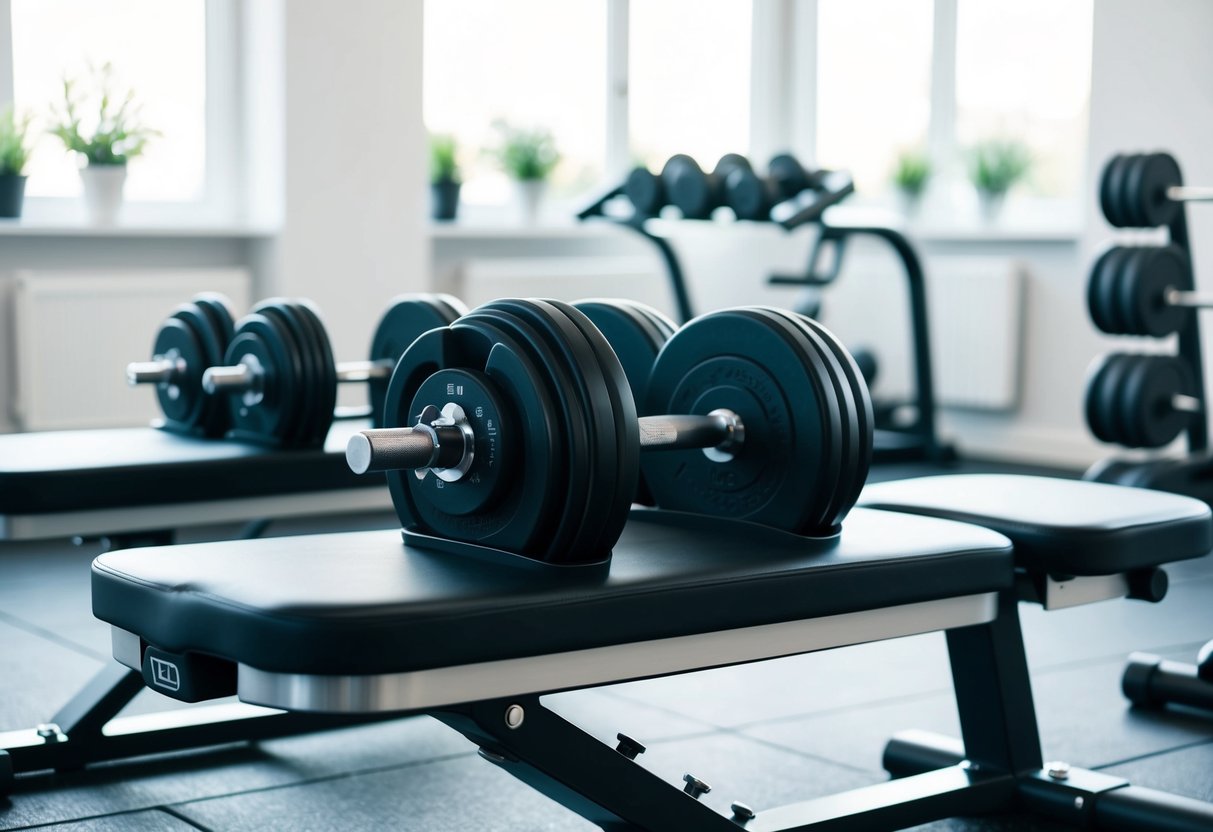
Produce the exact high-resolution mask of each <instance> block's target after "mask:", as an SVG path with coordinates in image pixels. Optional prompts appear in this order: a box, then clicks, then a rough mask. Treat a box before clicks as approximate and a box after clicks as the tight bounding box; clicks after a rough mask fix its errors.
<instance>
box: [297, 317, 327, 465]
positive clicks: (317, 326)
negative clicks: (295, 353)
mask: <svg viewBox="0 0 1213 832" xmlns="http://www.w3.org/2000/svg"><path fill="white" fill-rule="evenodd" d="M294 307H295V313H296V315H297V317H298V318H299V320H300V321H302V322H303V323H304V324H306V325H307V326H308V327H309V329H310V330H311V337H312V342H313V343H314V344H315V355H316V358H317V361H318V368H319V373H318V375H317V380H316V385H317V386H316V396H317V398H318V399H319V401H318V403H317V404H316V406H315V407H313V408H312V413H313V414H314V417H315V420H316V421H315V423H314V424H313V425H312V428H311V430H310V432H309V433H308V435H309V436H310V437H311V439H312V442H313V443H314V444H315V445H317V446H321V447H323V445H324V442H325V440H326V439H328V435H329V429H330V428H331V427H332V426H333V413H334V411H335V410H336V409H337V362H336V360H335V359H334V358H333V345H332V342H330V341H329V335H328V331H327V330H326V329H325V327H324V321H323V320H321V318H320V310H319V309H317V308H316V306H315V305H314V304H313V303H312V302H311V301H310V300H306V299H304V298H299V299H297V300H296V301H295V302H294Z"/></svg>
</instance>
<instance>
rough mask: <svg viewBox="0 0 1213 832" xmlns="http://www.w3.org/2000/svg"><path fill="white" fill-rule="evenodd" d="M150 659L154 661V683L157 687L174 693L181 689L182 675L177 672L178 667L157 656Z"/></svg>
mask: <svg viewBox="0 0 1213 832" xmlns="http://www.w3.org/2000/svg"><path fill="white" fill-rule="evenodd" d="M148 658H149V659H151V660H152V681H154V682H155V683H156V687H159V688H164V689H165V690H174V691H175V690H180V689H181V673H180V672H179V671H178V670H177V665H175V664H173V663H172V662H166V661H165V660H164V659H158V658H156V657H155V656H148Z"/></svg>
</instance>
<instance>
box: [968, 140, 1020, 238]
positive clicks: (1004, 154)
mask: <svg viewBox="0 0 1213 832" xmlns="http://www.w3.org/2000/svg"><path fill="white" fill-rule="evenodd" d="M1031 165H1032V159H1031V156H1030V154H1029V153H1028V148H1027V147H1026V146H1025V145H1024V144H1023V143H1022V142H1018V141H1013V140H1008V139H991V140H989V141H986V142H982V143H981V144H978V145H977V146H976V147H974V148H973V150H972V151H971V153H970V160H969V179H970V181H972V183H973V187H975V188H976V189H977V196H978V198H979V199H980V200H981V214H982V218H983V219H984V220H985V221H986V222H993V221H994V220H995V219H997V218H998V215H999V213H1000V212H1001V211H1002V204H1003V200H1004V199H1005V198H1006V195H1007V191H1008V190H1010V189H1011V186H1012V185H1014V184H1015V183H1016V182H1019V181H1020V180H1021V179H1023V178H1024V177H1025V176H1026V175H1027V173H1028V169H1029V168H1030V167H1031Z"/></svg>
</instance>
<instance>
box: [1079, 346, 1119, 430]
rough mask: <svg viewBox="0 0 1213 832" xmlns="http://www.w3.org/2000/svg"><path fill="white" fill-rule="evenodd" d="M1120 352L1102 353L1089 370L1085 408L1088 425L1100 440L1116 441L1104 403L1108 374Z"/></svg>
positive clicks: (1084, 396) (1084, 398) (1084, 401)
mask: <svg viewBox="0 0 1213 832" xmlns="http://www.w3.org/2000/svg"><path fill="white" fill-rule="evenodd" d="M1117 355H1118V353H1110V354H1106V355H1101V356H1099V357H1098V358H1096V359H1095V361H1094V362H1093V363H1092V365H1091V368H1090V369H1088V370H1087V382H1086V385H1085V390H1086V392H1085V393H1084V395H1083V410H1084V412H1085V413H1086V417H1087V427H1089V428H1090V429H1091V433H1092V434H1093V435H1094V436H1095V438H1096V439H1098V440H1099V441H1100V442H1115V441H1116V439H1115V438H1114V437H1113V435H1112V433H1111V431H1110V429H1109V423H1110V421H1111V419H1110V418H1109V416H1110V414H1109V413H1108V411H1107V409H1106V408H1105V406H1104V404H1103V400H1104V397H1105V390H1106V387H1107V384H1108V381H1107V375H1108V373H1109V372H1110V371H1111V369H1112V367H1113V365H1115V364H1116V360H1115V358H1116V356H1117Z"/></svg>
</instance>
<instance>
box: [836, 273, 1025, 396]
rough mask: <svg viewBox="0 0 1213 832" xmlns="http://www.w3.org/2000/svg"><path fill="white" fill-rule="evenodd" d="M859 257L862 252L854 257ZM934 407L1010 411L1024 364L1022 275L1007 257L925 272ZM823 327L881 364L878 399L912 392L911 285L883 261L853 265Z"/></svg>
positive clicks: (838, 285)
mask: <svg viewBox="0 0 1213 832" xmlns="http://www.w3.org/2000/svg"><path fill="white" fill-rule="evenodd" d="M856 254H859V252H856ZM924 268H925V269H926V272H927V307H928V310H929V318H930V328H931V357H932V360H933V362H934V363H933V369H934V372H935V399H936V401H937V402H938V403H939V404H940V405H942V406H945V407H956V408H970V409H980V410H991V411H1005V410H1012V409H1014V408H1015V407H1016V405H1017V404H1018V401H1019V391H1020V372H1021V365H1022V358H1023V326H1024V324H1023V316H1024V291H1025V287H1026V285H1027V279H1026V274H1025V271H1024V268H1023V267H1022V266H1021V265H1020V264H1019V263H1017V262H1016V261H1014V260H1010V259H1008V258H1005V257H965V256H961V257H935V258H932V259H931V260H930V261H929V262H927V263H925V264H924ZM822 319H823V321H824V323H826V325H827V326H829V327H830V328H831V329H833V330H835V331H836V332H837V333H838V334H839V335H840V336H841V337H842V338H843V340H845V341H846V342H847V343H848V345H850V346H851V347H853V348H855V347H859V346H865V347H870V348H871V349H873V350H874V352H875V353H876V356H877V358H878V360H879V362H880V371H879V375H878V377H877V379H876V383H875V385H873V394H874V395H875V396H876V397H877V398H886V399H897V398H903V397H905V396H908V395H909V394H910V393H911V391H912V390H913V382H912V376H911V374H910V373H911V364H910V353H909V344H910V329H909V307H908V303H907V301H906V292H905V278H904V277H903V276H901V275H900V274H899V273H898V272H897V271H896V269H895V268H894V267H893V265H892V264H891V263H890V262H889V261H888V260H885V259H881V260H880V261H879V262H876V260H875V258H872V259H871V261H869V259H867V258H863V259H861V258H860V257H854V258H852V257H848V261H847V265H846V269H845V272H844V274H843V276H842V278H841V279H840V280H839V281H838V282H837V283H836V284H834V286H832V287H831V288H829V289H827V290H826V294H825V297H824V299H823V313H822Z"/></svg>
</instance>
